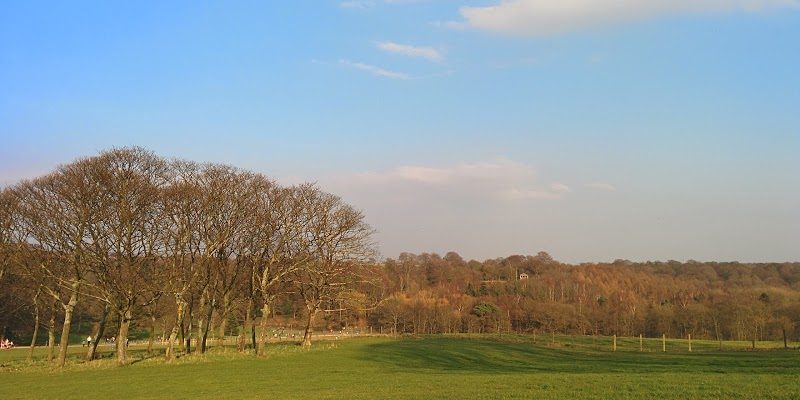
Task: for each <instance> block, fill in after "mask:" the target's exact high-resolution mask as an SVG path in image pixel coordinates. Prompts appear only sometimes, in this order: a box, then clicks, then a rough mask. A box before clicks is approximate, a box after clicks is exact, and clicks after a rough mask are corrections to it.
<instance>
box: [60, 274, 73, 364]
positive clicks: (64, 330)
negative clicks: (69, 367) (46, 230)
mask: <svg viewBox="0 0 800 400" xmlns="http://www.w3.org/2000/svg"><path fill="white" fill-rule="evenodd" d="M76 304H78V282H75V283H73V284H72V294H70V296H69V302H68V303H67V304H65V305H64V325H63V326H62V327H61V343H60V346H61V347H60V348H59V350H58V367H59V368H61V367H63V366H64V363H66V362H67V349H68V348H69V331H70V328H71V327H72V312H73V311H74V310H75V305H76Z"/></svg>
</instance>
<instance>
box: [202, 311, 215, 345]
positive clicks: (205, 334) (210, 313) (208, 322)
mask: <svg viewBox="0 0 800 400" xmlns="http://www.w3.org/2000/svg"><path fill="white" fill-rule="evenodd" d="M215 307H216V301H214V300H211V304H209V305H208V312H207V313H206V316H205V320H206V323H205V324H204V328H203V333H202V340H200V353H205V352H206V343H207V341H208V330H209V328H211V317H212V316H213V315H214V308H215Z"/></svg>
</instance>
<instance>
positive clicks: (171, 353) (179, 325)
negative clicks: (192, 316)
mask: <svg viewBox="0 0 800 400" xmlns="http://www.w3.org/2000/svg"><path fill="white" fill-rule="evenodd" d="M177 303H178V304H177V308H178V311H177V317H176V319H175V325H174V326H173V327H172V331H171V332H170V334H169V339H168V342H167V349H166V351H165V354H164V356H165V358H166V359H167V361H172V360H174V359H175V339H177V338H178V330H180V331H183V317H184V314H185V312H186V302H185V301H184V300H182V299H179V300H178V301H177ZM181 343H183V333H181ZM181 347H183V346H182V345H181Z"/></svg>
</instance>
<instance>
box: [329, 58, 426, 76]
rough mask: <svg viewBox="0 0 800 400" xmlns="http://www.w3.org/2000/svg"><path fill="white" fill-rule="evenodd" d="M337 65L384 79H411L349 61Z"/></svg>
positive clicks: (395, 72)
mask: <svg viewBox="0 0 800 400" xmlns="http://www.w3.org/2000/svg"><path fill="white" fill-rule="evenodd" d="M339 64H341V65H344V66H346V67H349V68H354V69H357V70H360V71H364V72H367V73H370V74H372V75H375V76H380V77H384V78H391V79H405V80H407V79H411V76H410V75H408V74H406V73H403V72H397V71H392V70H388V69H385V68H381V67H378V66H375V65H370V64H364V63H360V62H353V61H349V60H339Z"/></svg>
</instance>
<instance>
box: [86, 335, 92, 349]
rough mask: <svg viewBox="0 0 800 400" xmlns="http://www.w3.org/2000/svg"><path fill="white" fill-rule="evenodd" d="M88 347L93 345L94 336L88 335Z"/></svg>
mask: <svg viewBox="0 0 800 400" xmlns="http://www.w3.org/2000/svg"><path fill="white" fill-rule="evenodd" d="M86 347H92V336H91V335H90V336H87V337H86Z"/></svg>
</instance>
